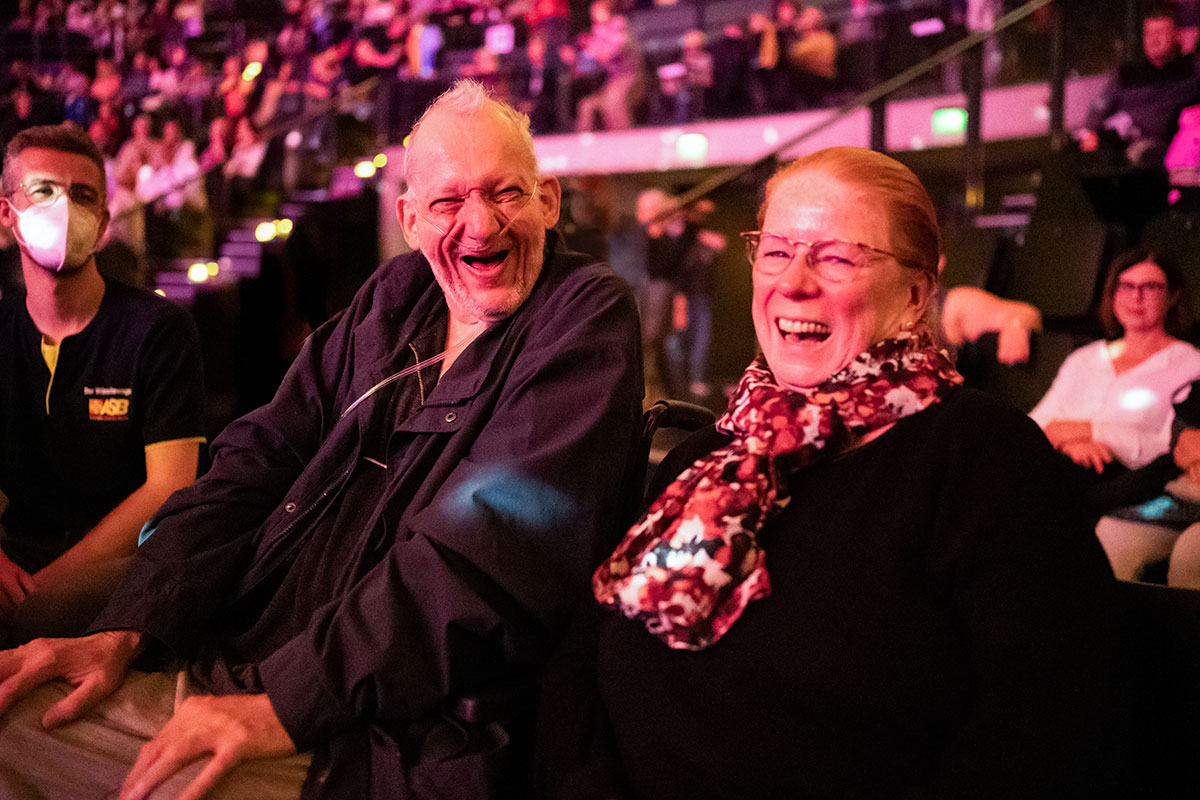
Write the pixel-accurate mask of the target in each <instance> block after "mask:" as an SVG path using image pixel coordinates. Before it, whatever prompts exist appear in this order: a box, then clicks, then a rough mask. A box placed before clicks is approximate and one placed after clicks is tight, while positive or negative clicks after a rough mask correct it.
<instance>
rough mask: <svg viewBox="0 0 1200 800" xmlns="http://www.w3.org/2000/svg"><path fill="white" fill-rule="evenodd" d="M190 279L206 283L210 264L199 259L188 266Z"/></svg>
mask: <svg viewBox="0 0 1200 800" xmlns="http://www.w3.org/2000/svg"><path fill="white" fill-rule="evenodd" d="M187 275H188V280H189V281H191V282H192V283H204V282H205V281H206V280H208V265H207V264H205V263H204V262H203V261H197V262H196V263H195V264H192V265H191V266H190V267H188V273H187Z"/></svg>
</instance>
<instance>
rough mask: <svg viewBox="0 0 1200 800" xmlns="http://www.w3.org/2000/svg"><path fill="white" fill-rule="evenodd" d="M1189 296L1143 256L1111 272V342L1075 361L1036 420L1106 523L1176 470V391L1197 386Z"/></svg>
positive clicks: (1179, 281)
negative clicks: (1173, 432)
mask: <svg viewBox="0 0 1200 800" xmlns="http://www.w3.org/2000/svg"><path fill="white" fill-rule="evenodd" d="M1187 292H1188V290H1187V286H1186V285H1185V284H1184V282H1183V276H1182V274H1181V273H1180V272H1179V270H1178V268H1177V267H1175V266H1174V265H1173V264H1172V263H1171V262H1170V261H1168V260H1166V259H1164V258H1162V257H1161V256H1158V255H1157V254H1154V253H1150V252H1147V251H1145V250H1132V251H1129V252H1127V253H1124V254H1122V255H1121V256H1119V257H1118V258H1117V259H1116V260H1115V261H1114V262H1113V265H1112V268H1111V269H1110V270H1109V272H1108V277H1107V278H1106V279H1105V283H1104V295H1103V300H1102V302H1101V307H1100V316H1101V319H1102V321H1103V322H1104V325H1105V328H1106V329H1107V331H1108V334H1109V336H1110V338H1109V339H1107V340H1105V339H1101V340H1099V341H1096V342H1092V343H1091V344H1089V345H1086V346H1084V347H1081V348H1080V349H1078V350H1076V351H1075V352H1074V353H1072V354H1071V355H1069V356H1068V357H1067V359H1066V360H1065V361H1064V362H1063V364H1062V366H1061V367H1060V368H1059V370H1058V374H1057V375H1056V376H1055V378H1054V383H1053V384H1051V386H1050V390H1049V391H1048V392H1046V395H1045V397H1043V398H1042V400H1041V402H1039V403H1038V404H1037V406H1036V407H1035V408H1034V409H1033V411H1031V412H1030V416H1031V417H1033V419H1034V421H1036V422H1037V423H1038V425H1040V426H1041V428H1042V430H1043V431H1045V433H1046V436H1047V438H1048V439H1049V440H1050V443H1051V444H1052V445H1054V447H1055V448H1057V449H1058V450H1059V451H1060V452H1061V453H1063V454H1064V456H1066V457H1067V458H1069V459H1070V460H1071V461H1073V462H1074V463H1075V464H1076V465H1077V466H1078V469H1077V476H1078V477H1080V478H1082V479H1083V480H1084V481H1085V483H1086V484H1087V485H1088V486H1089V487H1090V489H1089V496H1090V499H1091V504H1092V508H1093V510H1094V511H1095V512H1096V513H1097V515H1098V516H1099V515H1100V514H1103V513H1106V512H1108V511H1111V510H1112V509H1114V508H1117V507H1120V506H1122V505H1127V504H1129V503H1133V502H1138V501H1140V500H1142V499H1145V497H1146V496H1150V495H1152V494H1153V493H1154V492H1155V491H1157V490H1158V488H1159V487H1161V486H1162V484H1163V482H1164V480H1165V477H1164V475H1165V473H1164V470H1166V471H1169V470H1170V469H1171V465H1170V456H1169V455H1164V454H1167V451H1168V449H1169V448H1170V442H1171V420H1172V418H1173V417H1174V414H1173V412H1172V408H1171V402H1172V397H1173V396H1174V394H1175V391H1176V390H1177V389H1179V388H1180V387H1181V386H1185V385H1186V384H1188V383H1190V382H1191V381H1193V380H1195V379H1196V378H1197V377H1200V350H1197V349H1196V348H1195V347H1192V346H1191V345H1190V344H1188V343H1187V342H1184V341H1180V338H1179V337H1180V336H1182V335H1184V334H1185V333H1186V331H1187V330H1188V326H1189V325H1190V321H1191V317H1190V312H1189V310H1188V296H1187Z"/></svg>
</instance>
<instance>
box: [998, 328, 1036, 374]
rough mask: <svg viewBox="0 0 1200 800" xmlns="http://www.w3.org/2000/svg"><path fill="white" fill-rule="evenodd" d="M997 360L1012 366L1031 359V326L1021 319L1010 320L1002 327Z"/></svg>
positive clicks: (999, 335)
mask: <svg viewBox="0 0 1200 800" xmlns="http://www.w3.org/2000/svg"><path fill="white" fill-rule="evenodd" d="M996 360H997V361H999V362H1000V363H1001V364H1004V365H1006V366H1010V367H1011V366H1012V365H1013V364H1024V363H1025V362H1026V361H1028V360H1029V328H1027V327H1025V325H1024V324H1023V323H1022V321H1021V320H1019V319H1012V320H1009V321H1008V322H1007V323H1005V325H1004V327H1002V328H1001V329H1000V333H999V334H998V336H997V340H996Z"/></svg>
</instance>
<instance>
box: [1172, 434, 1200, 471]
mask: <svg viewBox="0 0 1200 800" xmlns="http://www.w3.org/2000/svg"><path fill="white" fill-rule="evenodd" d="M1174 455H1175V465H1176V466H1177V467H1179V468H1180V469H1190V468H1191V466H1192V465H1193V464H1195V463H1196V462H1197V461H1200V428H1187V429H1186V430H1184V431H1183V432H1182V433H1180V434H1179V440H1178V441H1177V442H1175V452H1174Z"/></svg>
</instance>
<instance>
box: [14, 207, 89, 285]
mask: <svg viewBox="0 0 1200 800" xmlns="http://www.w3.org/2000/svg"><path fill="white" fill-rule="evenodd" d="M13 211H14V212H16V214H17V233H18V238H19V239H20V240H21V243H22V244H24V245H25V248H26V249H27V250H28V251H29V255H30V256H31V257H32V258H33V260H34V261H36V262H37V263H38V264H39V265H41V266H42V267H43V268H44V269H49V270H53V271H55V272H58V271H60V270H62V268H63V266H64V265H65V264H66V261H67V244H68V240H74V241H75V242H76V243H78V244H79V245H80V246H82V247H84V248H87V249H89V251H90V248H92V247H94V246H95V243H96V234H97V231H98V228H99V220H97V219H96V218H95V216H94V215H93V214H90V213H88V212H86V211H78V210H77V211H76V212H75V213H74V214H72V213H71V207H70V202H69V201H68V199H67V195H66V193H65V192H64V193H63V194H61V195H59V196H58V197H57V198H55V200H54V202H53V203H51V204H50V205H48V206H30V207H29V208H27V209H25V210H24V211H19V210H17V209H16V208H15V207H14V208H13ZM72 222H75V223H76V224H75V225H74V226H72V225H71V223H72ZM72 227H74V228H75V230H74V231H72V230H71V228H72ZM68 233H74V236H68ZM89 254H90V252H89Z"/></svg>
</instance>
